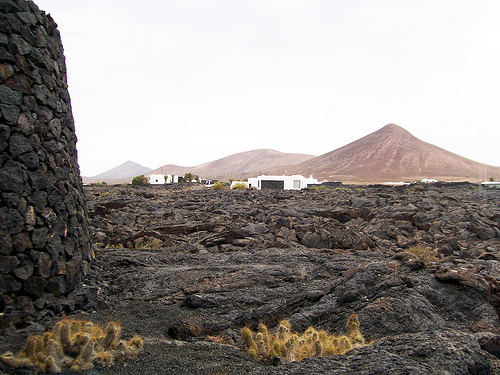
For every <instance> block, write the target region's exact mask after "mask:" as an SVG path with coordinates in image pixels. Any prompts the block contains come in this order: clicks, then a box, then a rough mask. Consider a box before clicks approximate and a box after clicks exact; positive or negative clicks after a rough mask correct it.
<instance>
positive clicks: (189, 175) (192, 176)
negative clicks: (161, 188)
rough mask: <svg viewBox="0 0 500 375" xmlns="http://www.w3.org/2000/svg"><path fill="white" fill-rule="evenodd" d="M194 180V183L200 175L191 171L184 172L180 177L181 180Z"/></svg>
mask: <svg viewBox="0 0 500 375" xmlns="http://www.w3.org/2000/svg"><path fill="white" fill-rule="evenodd" d="M193 181H196V183H199V182H200V177H199V176H198V175H195V174H192V173H186V174H185V175H184V177H183V178H182V182H187V183H190V182H193Z"/></svg>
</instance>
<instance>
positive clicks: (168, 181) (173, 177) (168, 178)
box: [165, 174, 179, 184]
mask: <svg viewBox="0 0 500 375" xmlns="http://www.w3.org/2000/svg"><path fill="white" fill-rule="evenodd" d="M165 177H166V180H165V183H166V184H176V183H178V182H179V176H177V175H176V174H174V175H171V174H167V175H166V176H165Z"/></svg>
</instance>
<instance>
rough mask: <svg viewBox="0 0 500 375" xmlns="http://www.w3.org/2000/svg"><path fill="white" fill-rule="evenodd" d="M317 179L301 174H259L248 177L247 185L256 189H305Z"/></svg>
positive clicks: (315, 182) (316, 181) (316, 182)
mask: <svg viewBox="0 0 500 375" xmlns="http://www.w3.org/2000/svg"><path fill="white" fill-rule="evenodd" d="M316 184H318V180H317V179H315V178H313V177H312V175H311V176H310V177H308V178H307V177H304V176H301V175H298V174H296V175H293V176H284V175H283V176H266V175H261V176H258V177H253V178H249V179H248V186H249V187H251V188H256V189H258V190H267V189H276V190H301V189H306V188H307V186H308V185H316Z"/></svg>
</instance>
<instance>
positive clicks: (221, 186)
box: [212, 181, 226, 190]
mask: <svg viewBox="0 0 500 375" xmlns="http://www.w3.org/2000/svg"><path fill="white" fill-rule="evenodd" d="M225 188H226V185H224V184H223V183H222V182H220V181H217V182H216V183H215V184H214V186H212V189H214V190H224V189H225Z"/></svg>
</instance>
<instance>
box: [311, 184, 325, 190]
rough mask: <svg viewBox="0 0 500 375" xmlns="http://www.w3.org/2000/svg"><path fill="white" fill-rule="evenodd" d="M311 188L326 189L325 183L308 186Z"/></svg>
mask: <svg viewBox="0 0 500 375" xmlns="http://www.w3.org/2000/svg"><path fill="white" fill-rule="evenodd" d="M310 189H311V190H328V188H327V187H326V186H325V185H313V186H311V187H310Z"/></svg>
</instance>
